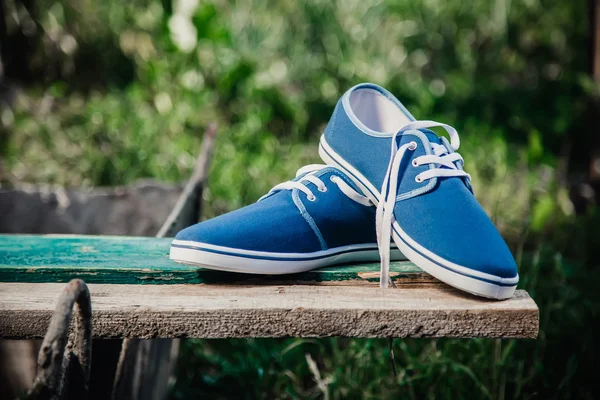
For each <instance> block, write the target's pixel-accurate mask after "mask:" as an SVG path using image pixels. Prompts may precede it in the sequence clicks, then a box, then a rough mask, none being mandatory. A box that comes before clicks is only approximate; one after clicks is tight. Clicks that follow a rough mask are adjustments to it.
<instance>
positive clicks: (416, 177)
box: [415, 175, 423, 183]
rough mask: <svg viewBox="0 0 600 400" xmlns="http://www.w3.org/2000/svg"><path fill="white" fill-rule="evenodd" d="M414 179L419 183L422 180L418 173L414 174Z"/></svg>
mask: <svg viewBox="0 0 600 400" xmlns="http://www.w3.org/2000/svg"><path fill="white" fill-rule="evenodd" d="M415 181H416V182H417V183H421V182H423V179H421V178H420V177H419V175H417V176H415Z"/></svg>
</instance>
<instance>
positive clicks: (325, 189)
mask: <svg viewBox="0 0 600 400" xmlns="http://www.w3.org/2000/svg"><path fill="white" fill-rule="evenodd" d="M317 190H318V191H319V192H321V193H325V192H326V191H327V187H324V188H323V190H321V188H317Z"/></svg>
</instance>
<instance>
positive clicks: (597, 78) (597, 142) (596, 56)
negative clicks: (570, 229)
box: [589, 0, 600, 203]
mask: <svg viewBox="0 0 600 400" xmlns="http://www.w3.org/2000/svg"><path fill="white" fill-rule="evenodd" d="M590 14H591V18H592V22H591V25H590V27H591V33H592V54H591V62H592V77H593V79H594V83H595V84H596V85H597V87H600V1H599V0H592V12H591V13H590ZM592 101H593V104H592V110H591V115H592V117H591V121H590V122H591V126H590V129H589V134H590V144H591V147H590V150H591V157H590V165H589V174H590V183H591V184H592V186H593V187H594V189H595V191H596V203H598V200H599V199H600V196H598V189H600V99H599V98H598V96H595V97H594V99H593V100H592Z"/></svg>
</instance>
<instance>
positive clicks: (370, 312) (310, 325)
mask: <svg viewBox="0 0 600 400" xmlns="http://www.w3.org/2000/svg"><path fill="white" fill-rule="evenodd" d="M215 134H216V126H211V127H209V128H208V129H207V132H206V134H205V136H204V140H203V145H202V150H201V152H200V155H199V157H198V160H197V162H196V167H195V168H194V173H193V174H192V177H191V178H190V180H189V181H188V182H187V184H186V185H185V187H184V188H183V191H182V192H181V194H180V195H179V197H178V199H177V201H176V202H175V203H173V202H172V201H171V202H169V204H171V205H172V207H173V209H172V211H171V212H170V214H169V216H168V217H167V219H166V222H165V223H164V224H163V225H162V227H161V228H160V230H159V231H158V234H157V236H158V237H159V238H149V237H144V238H136V237H123V236H112V237H111V236H58V235H37V236H33V235H4V236H2V235H0V339H37V338H42V337H44V335H46V336H45V340H44V343H43V344H42V346H41V351H40V354H39V358H38V370H37V378H36V381H35V383H34V385H33V389H32V393H34V394H35V393H38V394H39V393H40V392H39V390H42V391H43V390H46V391H48V390H51V391H53V392H52V393H54V395H56V397H59V398H67V397H70V398H81V397H82V396H80V395H79V394H80V393H81V394H86V393H87V392H88V382H89V376H90V357H89V356H90V355H91V353H92V347H94V349H95V350H94V356H93V357H92V359H93V360H94V365H97V364H98V363H99V364H100V366H99V367H96V369H95V370H94V371H95V372H94V371H92V373H91V375H92V376H96V381H100V382H105V383H106V382H108V385H104V386H109V385H110V383H111V382H112V387H107V388H106V387H103V388H101V390H100V391H99V390H98V389H99V388H98V387H97V386H96V387H95V388H94V395H95V396H96V397H97V398H110V397H111V398H113V399H115V400H119V399H147V398H154V399H163V398H165V397H166V394H167V391H168V382H169V381H170V376H171V374H172V369H173V366H174V363H175V360H176V357H177V351H178V340H176V339H173V338H186V337H199V338H200V337H203V338H218V337H219V338H223V337H280V336H295V337H306V336H311V337H318V336H350V337H468V338H471V337H487V338H534V337H536V336H537V331H538V314H539V311H538V309H537V306H536V304H535V302H534V301H533V300H532V299H531V298H530V297H529V296H528V294H527V293H526V292H524V291H522V290H518V291H517V292H516V293H515V296H514V297H513V298H512V299H509V300H506V301H502V302H496V301H488V300H484V299H480V298H476V297H473V296H470V295H467V294H464V293H462V292H459V291H457V290H454V289H452V288H450V287H448V286H446V285H444V284H442V283H441V282H439V281H437V280H436V279H434V278H432V277H431V276H430V275H428V274H426V273H424V272H423V271H422V270H420V269H419V268H417V267H416V266H415V265H413V264H411V263H409V262H401V263H393V265H392V268H391V277H392V279H393V280H394V282H395V285H396V288H395V289H380V288H379V287H378V286H379V285H378V277H379V273H378V267H379V266H378V265H377V264H362V265H352V266H339V267H331V268H327V269H321V270H315V271H310V272H307V273H303V274H296V275H289V276H272V277H264V276H255V275H241V274H230V273H224V272H218V271H211V270H206V269H201V268H197V267H192V266H185V265H180V264H176V263H174V262H171V261H170V260H169V259H168V249H169V244H170V239H162V238H161V237H163V236H172V235H174V234H175V233H176V232H177V231H178V230H179V229H182V228H183V227H185V226H188V225H190V224H193V223H195V222H196V221H198V219H199V215H200V211H201V204H200V200H201V193H202V188H203V186H204V183H205V181H206V177H207V174H208V168H209V165H210V160H211V154H212V148H213V144H214V138H215ZM121 191H122V190H121V189H119V190H118V192H119V193H116V192H115V193H113V192H114V191H110V190H109V191H107V192H106V193H108V195H109V197H110V198H111V199H112V198H114V199H116V200H124V198H126V199H129V200H131V201H130V203H132V204H138V199H139V198H138V197H137V196H136V195H135V193H136V192H135V191H134V192H131V191H126V192H124V193H126V194H125V196H124V197H123V193H121ZM106 193H104V192H102V193H100V197H102V198H104V197H105V195H106ZM132 193H133V194H132ZM6 195H8V197H7V196H6ZM13 195H14V194H13V193H5V196H4V197H0V200H2V199H4V203H3V205H4V206H5V207H4V208H7V207H6V205H7V198H9V200H10V198H13V197H14V196H13ZM61 196H62V194H61ZM111 196H112V197H111ZM29 197H31V196H29ZM42 197H44V196H42ZM63 197H64V196H63ZM79 197H81V195H80V194H78V195H77V198H79ZM162 197H164V196H162ZM44 198H45V197H44ZM140 198H141V199H143V198H145V197H144V196H142V197H140ZM36 199H37V197H36V196H33V200H36ZM13 200H14V199H13ZM30 200H31V199H30ZM162 201H163V202H164V199H162ZM0 203H2V201H0ZM71 203H72V202H71ZM71 203H70V204H71ZM8 204H9V205H10V204H12V207H13V208H10V207H8V209H9V210H13V211H10V212H14V210H15V207H16V205H18V204H19V202H18V201H16V202H15V201H12V203H11V202H10V201H8ZM161 204H163V203H161ZM173 204H174V205H173ZM170 207H171V206H169V208H170ZM28 209H29V208H28V207H24V208H23V207H22V210H21V211H23V212H25V213H27V212H28ZM135 210H136V208H135V207H132V206H131V204H129V203H128V202H127V201H126V202H125V205H124V208H123V207H116V206H115V205H114V204H111V205H110V206H107V207H105V208H103V209H102V210H96V211H97V212H96V213H93V216H94V221H100V220H102V218H103V217H104V214H105V213H106V212H112V213H113V214H114V213H118V214H120V215H127V222H126V223H124V224H121V225H120V227H119V229H120V231H119V232H120V234H123V235H127V234H140V233H139V232H138V231H137V230H136V229H137V228H138V225H137V224H138V220H139V223H142V224H143V226H144V227H145V230H144V231H143V232H142V234H153V233H155V231H154V229H157V226H158V224H159V223H160V222H157V221H161V220H162V218H164V216H157V217H156V218H154V219H152V221H153V222H152V223H150V224H149V222H148V213H146V212H144V213H141V214H143V215H137V214H136V213H135V212H134V211H135ZM144 210H146V211H147V209H146V208H144ZM156 210H160V211H164V210H163V209H162V208H158V209H156ZM0 211H2V207H0ZM64 212H71V214H68V218H66V219H67V222H69V224H67V225H65V224H62V223H61V224H59V225H60V229H56V226H55V224H50V225H48V226H47V228H48V229H50V231H53V232H57V231H60V232H86V233H111V232H115V231H114V228H115V227H114V224H113V223H112V220H114V218H113V219H111V222H110V223H107V224H104V225H102V224H91V225H90V224H89V221H87V220H82V217H83V216H86V215H87V216H89V215H90V214H89V213H82V212H79V211H78V208H77V207H75V208H74V209H73V210H71V208H67V209H64V210H63V209H60V210H56V212H55V214H56V215H54V216H53V218H54V219H60V218H59V217H60V216H64V215H63V213H64ZM59 214H60V215H59ZM154 214H157V213H156V212H155V213H154ZM41 215H46V214H44V213H42V214H41ZM100 216H102V217H100ZM97 218H100V220H97ZM16 219H17V220H18V219H20V217H18V218H16ZM32 219H33V220H37V217H33V218H32ZM61 221H62V220H61ZM5 222H6V221H5ZM9 222H10V221H9ZM13 222H14V221H13ZM13 225H14V226H13ZM13 225H10V226H12V228H10V226H8V225H7V226H8V227H9V228H10V229H7V226H4V225H2V224H0V231H4V232H17V231H18V230H14V229H13V228H14V227H15V226H16V227H20V226H21V225H20V224H19V223H16V225H15V224H13ZM105 225H106V226H105ZM82 226H88V227H91V228H90V229H87V228H86V229H81V227H82ZM39 229H41V228H40V227H38V226H35V229H34V230H32V231H31V232H46V231H47V230H45V229H42V230H39ZM135 232H138V233H135ZM73 278H81V279H82V280H83V281H85V282H87V283H88V285H87V286H86V285H85V284H84V283H83V282H81V281H75V282H73V284H69V285H68V286H67V288H66V289H65V286H66V285H65V282H69V281H71V279H73ZM88 289H89V293H91V309H92V312H91V319H89V318H88V317H89V315H88V317H86V316H85V315H82V314H89V313H88V311H89V309H87V307H88V306H89V303H87V301H88V299H89V298H88V297H87V296H88ZM59 296H60V299H59ZM74 297H75V298H78V300H79V301H80V302H81V304H79V306H78V308H79V310H80V313H79V314H78V318H76V322H77V323H76V324H75V325H77V326H76V328H78V329H81V332H80V334H79V336H78V335H77V334H74V332H79V331H78V330H77V329H73V328H74V327H73V324H72V326H71V334H70V338H69V341H68V345H67V342H66V337H65V336H67V335H68V332H67V331H65V330H64V329H63V330H62V331H61V330H60V329H59V330H57V329H52V328H51V329H49V326H50V324H51V321H52V322H53V323H55V324H54V325H53V327H54V328H56V327H57V326H58V325H61V324H56V322H57V321H62V326H63V328H64V325H65V324H66V328H65V329H68V321H69V318H70V315H71V307H72V304H73V300H74ZM57 304H58V305H59V309H58V310H57V309H56V308H55V307H56V305H57ZM86 319H87V320H86ZM92 334H93V337H94V338H95V339H110V338H118V339H123V340H118V341H106V340H94V341H93V343H94V344H93V346H92V345H91V343H90V342H91V337H92V336H91V335H92ZM148 338H152V339H154V340H140V339H148ZM159 338H165V339H159ZM32 342H34V341H10V343H12V344H14V346H11V345H8V346H4V350H5V352H6V351H7V350H10V352H11V354H12V355H13V356H16V355H17V354H21V358H27V357H25V356H26V354H25V353H24V352H23V351H21V350H20V349H24V348H25V346H24V345H25V344H26V343H32ZM113 342H117V343H113ZM37 343H39V341H38V342H37ZM111 343H112V344H111ZM5 344H6V342H5ZM0 345H2V342H0ZM71 345H74V346H75V347H76V349H75V350H76V351H75V353H74V352H73V351H72V349H70V350H65V349H66V348H69V346H71ZM34 347H35V346H34ZM63 352H64V358H63ZM73 354H75V359H76V360H75V364H77V366H76V367H75V368H71V367H70V366H71V361H72V360H73ZM77 358H78V359H79V360H77ZM63 360H64V361H66V362H63ZM0 361H2V360H0ZM5 362H10V360H8V361H7V360H5ZM78 374H81V376H83V378H82V379H79V380H76V379H73V377H77V376H80V375H78ZM92 380H94V379H93V378H92ZM22 381H23V382H19V385H18V386H19V387H21V388H22V389H24V388H27V387H28V386H29V384H30V383H28V382H27V379H23V380H22ZM74 382H75V385H73V383H74ZM0 383H1V382H0ZM23 384H24V385H25V386H23ZM46 394H47V393H46ZM46 397H48V396H44V395H42V396H39V397H36V396H34V397H32V398H46Z"/></svg>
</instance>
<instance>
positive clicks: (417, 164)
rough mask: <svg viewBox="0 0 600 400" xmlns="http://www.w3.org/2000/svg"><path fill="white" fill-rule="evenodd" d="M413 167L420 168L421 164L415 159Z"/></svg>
mask: <svg viewBox="0 0 600 400" xmlns="http://www.w3.org/2000/svg"><path fill="white" fill-rule="evenodd" d="M412 166H413V167H418V166H419V163H417V159H416V158H415V159H414V160H412Z"/></svg>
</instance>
